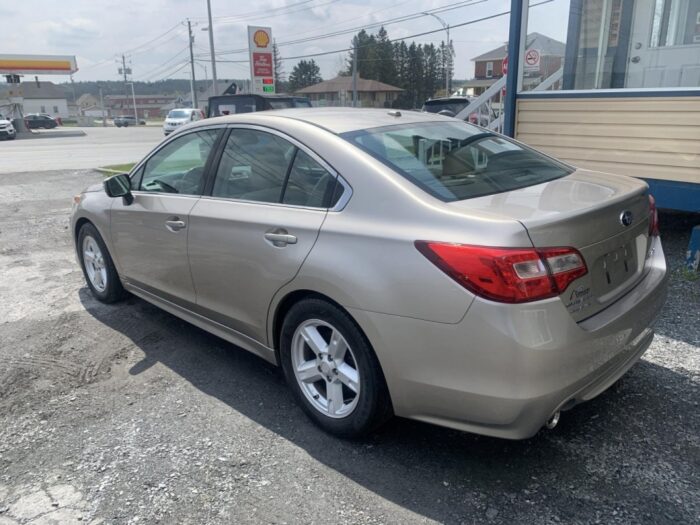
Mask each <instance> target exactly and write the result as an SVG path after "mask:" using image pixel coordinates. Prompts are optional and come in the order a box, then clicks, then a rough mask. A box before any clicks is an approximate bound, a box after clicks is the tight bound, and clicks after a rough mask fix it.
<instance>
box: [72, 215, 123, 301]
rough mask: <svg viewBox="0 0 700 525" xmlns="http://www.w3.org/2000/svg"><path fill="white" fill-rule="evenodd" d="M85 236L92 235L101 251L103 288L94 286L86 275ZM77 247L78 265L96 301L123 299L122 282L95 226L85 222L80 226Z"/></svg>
mask: <svg viewBox="0 0 700 525" xmlns="http://www.w3.org/2000/svg"><path fill="white" fill-rule="evenodd" d="M86 237H92V238H93V239H94V240H95V242H96V243H97V245H98V246H99V248H100V251H101V252H102V258H103V260H104V267H105V270H106V273H107V284H106V286H105V289H104V290H98V289H97V288H95V286H94V285H93V283H92V281H91V280H90V277H89V276H88V271H87V269H86V267H85V260H84V254H83V245H84V242H85V238H86ZM77 249H78V259H79V260H80V267H81V268H82V270H83V275H84V276H85V282H87V285H88V288H90V291H91V292H92V295H94V296H95V298H96V299H97V300H98V301H101V302H103V303H107V304H109V303H114V302H116V301H119V300H120V299H123V298H124V297H125V296H126V295H127V293H126V291H125V290H124V287H123V286H122V282H121V280H120V279H119V274H118V273H117V269H116V268H115V267H114V262H113V261H112V257H111V256H110V254H109V250H107V246H106V245H105V243H104V241H103V240H102V236H100V234H99V232H98V231H97V228H95V227H94V226H93V225H92V224H90V223H86V224H84V225H83V226H82V227H81V228H80V231H79V232H78V242H77Z"/></svg>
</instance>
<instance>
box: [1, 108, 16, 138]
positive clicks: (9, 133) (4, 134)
mask: <svg viewBox="0 0 700 525" xmlns="http://www.w3.org/2000/svg"><path fill="white" fill-rule="evenodd" d="M15 136H16V132H15V127H14V126H13V125H12V121H11V120H9V119H6V118H5V117H3V116H2V114H0V139H5V140H13V139H14V138H15Z"/></svg>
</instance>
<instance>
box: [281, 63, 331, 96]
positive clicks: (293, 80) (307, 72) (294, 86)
mask: <svg viewBox="0 0 700 525" xmlns="http://www.w3.org/2000/svg"><path fill="white" fill-rule="evenodd" d="M319 82H323V79H322V78H321V70H320V69H319V67H318V65H317V64H316V61H315V60H314V59H313V58H312V59H311V60H301V61H299V63H298V64H297V65H296V66H294V69H292V72H291V73H290V74H289V82H288V88H289V91H290V92H292V93H293V92H295V91H298V90H300V89H303V88H305V87H307V86H312V85H314V84H318V83H319Z"/></svg>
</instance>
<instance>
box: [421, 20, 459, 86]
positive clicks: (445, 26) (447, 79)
mask: <svg viewBox="0 0 700 525" xmlns="http://www.w3.org/2000/svg"><path fill="white" fill-rule="evenodd" d="M422 14H424V15H427V16H432V17H433V18H435V19H436V20H437V21H438V22H440V24H442V28H443V29H444V30H445V32H446V33H447V46H446V48H447V52H448V53H449V56H448V58H447V59H446V60H445V96H446V97H449V96H450V65H452V47H451V46H450V24H448V23H447V22H445V21H444V20H443V19H442V18H440V17H439V16H438V15H436V14H433V13H427V12H425V11H424V12H423V13H422Z"/></svg>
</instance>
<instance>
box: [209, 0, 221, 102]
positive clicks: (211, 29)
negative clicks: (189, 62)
mask: <svg viewBox="0 0 700 525" xmlns="http://www.w3.org/2000/svg"><path fill="white" fill-rule="evenodd" d="M207 15H208V16H209V52H210V53H211V77H212V81H213V88H212V93H211V94H212V96H216V95H217V94H218V93H217V91H218V89H219V85H218V82H217V80H216V55H215V54H214V24H212V21H211V0H207Z"/></svg>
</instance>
